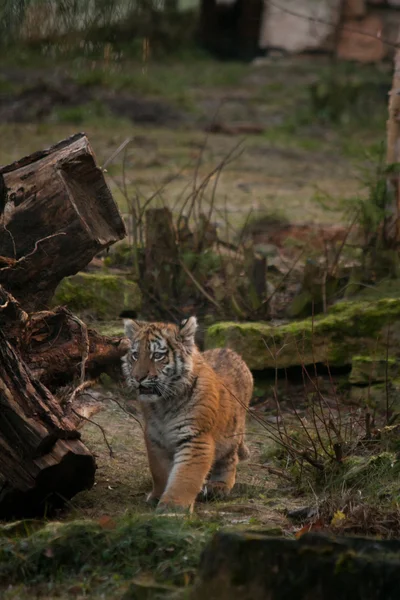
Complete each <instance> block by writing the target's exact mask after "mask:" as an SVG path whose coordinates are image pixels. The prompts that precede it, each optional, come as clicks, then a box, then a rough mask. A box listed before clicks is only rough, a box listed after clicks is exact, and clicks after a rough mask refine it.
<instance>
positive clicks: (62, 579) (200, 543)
mask: <svg viewBox="0 0 400 600" xmlns="http://www.w3.org/2000/svg"><path fill="white" fill-rule="evenodd" d="M217 529H218V524H217V523H216V522H214V523H209V522H208V523H204V522H202V523H200V522H199V521H198V520H196V519H181V518H178V517H170V518H167V517H158V518H156V517H153V518H146V517H143V516H141V517H140V516H131V517H124V518H121V519H120V520H118V521H117V522H114V521H112V520H111V519H107V518H103V519H100V520H99V521H90V520H81V521H71V522H67V523H49V524H47V525H46V526H45V527H43V528H42V529H39V530H38V531H34V532H33V533H30V534H29V529H28V531H27V533H28V535H21V536H14V537H8V535H7V533H6V534H4V532H2V531H1V530H0V536H1V539H0V585H1V587H3V590H5V589H7V588H9V589H12V586H22V587H23V590H24V591H25V592H26V593H27V592H28V591H29V590H32V591H33V590H36V593H37V592H38V590H42V594H43V591H44V590H46V591H47V592H49V591H53V592H55V591H56V590H58V593H60V592H61V591H68V589H69V588H70V587H72V586H74V587H75V588H76V589H79V590H81V593H85V592H86V593H90V595H91V597H92V594H93V596H95V595H96V594H97V593H99V594H100V593H105V594H106V595H107V597H113V598H114V597H119V592H120V591H121V590H123V589H124V588H126V586H127V584H128V583H129V582H130V581H132V580H133V579H139V580H140V579H141V578H145V577H146V578H149V577H150V576H151V580H152V581H153V582H155V583H156V584H168V585H171V586H179V587H181V586H187V585H190V584H191V583H192V582H193V579H194V574H195V571H196V568H197V565H198V562H199V557H200V553H201V550H202V548H203V547H204V545H205V543H206V542H207V541H208V539H209V538H210V537H211V535H212V534H213V533H214V531H216V530H217ZM17 589H18V588H17ZM114 594H115V595H114ZM43 595H44V594H43ZM2 597H4V596H2ZM39 597H40V595H39Z"/></svg>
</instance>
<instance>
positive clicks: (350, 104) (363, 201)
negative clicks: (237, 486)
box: [0, 0, 400, 319]
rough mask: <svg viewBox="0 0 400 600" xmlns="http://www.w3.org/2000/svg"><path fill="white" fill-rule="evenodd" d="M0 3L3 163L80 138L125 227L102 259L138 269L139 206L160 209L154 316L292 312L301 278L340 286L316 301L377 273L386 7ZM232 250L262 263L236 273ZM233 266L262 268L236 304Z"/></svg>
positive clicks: (390, 48) (164, 0)
mask: <svg viewBox="0 0 400 600" xmlns="http://www.w3.org/2000/svg"><path fill="white" fill-rule="evenodd" d="M0 11H1V19H0V28H1V33H0V44H1V56H2V60H1V65H0V133H1V143H0V163H1V164H7V163H10V162H12V161H14V160H16V159H18V158H20V157H22V156H24V155H27V154H29V153H31V152H34V151H36V150H38V149H41V148H44V147H47V146H49V145H51V144H53V143H55V142H57V141H58V140H60V139H62V138H65V137H67V136H69V135H71V134H73V133H75V132H77V131H85V132H86V133H87V135H88V137H89V140H90V142H91V144H92V146H93V148H94V151H95V153H96V156H97V160H98V164H99V165H100V166H104V167H105V170H106V177H107V182H108V184H109V186H110V188H111V190H112V192H113V195H114V198H115V199H116V201H117V202H118V205H119V207H120V210H121V212H122V213H123V216H124V218H125V221H126V224H127V227H128V239H127V241H126V242H124V244H125V245H126V246H127V247H123V249H122V250H121V249H120V254H122V255H123V256H122V258H121V257H119V258H115V257H114V258H113V256H114V255H115V254H116V253H117V250H118V248H120V246H118V245H117V246H116V248H117V249H113V251H112V254H111V257H103V258H102V261H103V262H102V268H104V267H107V268H110V269H111V268H114V267H115V268H117V267H120V266H121V264H120V262H121V261H122V263H123V264H122V266H124V267H126V268H128V269H131V270H132V269H133V271H134V273H133V275H132V276H134V277H135V278H138V277H139V278H140V277H141V276H143V274H144V269H145V260H144V254H143V253H144V246H145V245H146V242H145V237H146V219H145V213H146V210H147V209H149V208H151V209H156V208H158V209H160V208H163V209H166V210H167V211H168V214H171V215H172V216H171V223H173V227H174V234H173V235H174V236H175V237H176V235H178V238H177V239H178V242H179V260H178V259H177V258H176V256H175V257H174V258H173V257H172V258H171V257H170V258H171V260H170V263H171V264H172V263H173V264H175V265H176V264H177V263H176V261H177V260H178V262H179V265H180V267H179V269H178V270H179V273H178V274H177V273H176V272H175V271H174V268H175V267H173V268H172V267H171V269H172V271H173V272H171V271H168V273H167V275H166V278H167V279H168V280H169V279H171V278H172V279H174V283H173V284H171V285H172V287H168V286H167V287H168V290H167V292H166V293H164V295H163V291H162V290H158V291H157V290H155V288H154V285H155V284H154V281H153V282H152V283H151V285H150V283H149V290H150V291H151V294H152V299H153V301H155V298H156V299H157V302H159V303H160V307H159V312H161V314H162V315H163V316H168V315H169V316H171V314H174V315H176V314H177V311H178V313H186V312H187V311H192V310H197V311H199V310H200V311H201V310H204V312H207V311H209V310H215V308H216V304H217V305H221V303H222V304H223V305H224V306H225V305H227V304H229V307H228V306H226V307H225V308H224V309H223V310H222V313H224V314H226V315H227V316H232V315H233V316H235V317H238V318H251V319H252V318H261V317H262V318H271V316H272V317H274V316H275V317H279V316H282V315H283V316H287V315H288V314H290V316H301V315H303V314H307V311H308V312H309V307H310V296H309V295H308V296H307V299H306V300H304V298H303V300H304V302H303V300H301V302H300V307H299V306H297V307H295V308H293V306H292V305H291V303H292V300H293V298H294V297H296V296H297V295H298V294H299V293H300V292H302V291H304V286H306V287H307V285H308V284H307V283H306V284H305V283H304V281H303V280H304V278H305V275H304V270H307V269H308V270H309V271H310V272H311V274H310V273H308V274H307V273H306V276H307V277H311V280H312V281H314V279H315V278H317V279H316V280H317V281H318V282H319V279H318V278H320V277H321V276H322V277H323V278H324V277H325V279H326V277H327V275H326V274H327V273H328V280H329V277H330V274H331V275H332V278H333V279H335V281H336V280H338V282H339V283H338V284H337V285H336V283H335V285H333V291H332V292H329V291H328V292H325V299H321V298H320V297H319V298H317V299H316V302H317V305H318V306H319V307H320V308H321V309H326V307H327V304H329V302H330V301H331V300H332V301H333V300H336V299H338V298H340V297H342V296H343V293H344V292H343V291H340V292H339V291H338V289H339V288H340V290H343V289H344V287H343V282H344V285H347V284H348V282H349V278H350V277H351V276H352V274H354V268H355V267H357V268H359V267H360V265H361V268H362V269H364V270H363V273H362V275H361V276H360V277H358V279H360V278H361V279H362V280H365V281H371V280H375V279H376V277H379V275H377V274H376V271H377V269H376V264H375V263H374V265H373V268H372V267H371V266H370V263H371V260H372V259H369V258H368V260H369V263H368V265H369V266H368V272H366V271H365V269H366V268H367V267H366V264H367V262H368V260H367V259H366V257H369V256H370V248H371V244H372V245H373V247H374V253H375V254H376V252H375V250H376V247H375V246H376V243H375V242H376V240H375V237H374V232H376V228H377V224H379V223H380V222H381V221H382V218H383V213H382V211H385V210H386V209H385V206H386V204H385V203H386V199H385V198H383V199H382V197H381V196H382V194H381V190H382V186H380V184H382V181H383V179H382V177H383V178H384V174H383V163H384V160H385V150H384V143H385V136H386V131H385V127H386V120H387V115H388V92H389V90H390V87H391V82H392V73H393V61H394V57H395V50H396V41H397V37H398V30H399V23H400V2H399V1H398V0H388V1H384V0H382V1H381V0H370V1H367V0H276V1H275V0H274V1H272V0H266V1H265V2H263V1H262V0H224V1H222V0H219V1H217V0H198V1H196V0H88V1H87V2H83V1H79V0H2V1H1V3H0ZM380 194H381V195H380ZM167 220H168V219H167ZM354 222H356V225H357V227H356V228H355V226H354ZM355 229H357V235H358V237H357V236H356V237H357V239H356V240H355V239H352V237H353V238H354V235H355ZM176 231H178V234H176ZM163 235H168V234H167V233H165V232H164V234H163ZM350 238H351V239H352V243H351V244H349V243H348V242H349V239H350ZM371 240H372V241H371ZM374 244H375V245H374ZM246 245H247V246H249V247H250V246H251V247H252V250H251V252H252V253H253V254H252V256H253V258H252V260H253V259H254V257H256V262H257V261H261V263H262V264H263V265H264V266H260V264H261V263H260V264H259V263H257V265H258V266H257V265H256V266H254V265H253V266H250V267H248V268H244V267H243V265H244V264H245V262H246V260H247V259H246V252H247V250H246V247H247V246H246ZM216 247H217V249H218V251H216ZM338 250H340V252H339V254H340V259H339V257H338ZM385 250H387V248H385ZM124 253H125V254H124ZM254 253H255V254H254ZM346 253H347V254H346ZM375 254H374V256H375ZM239 256H240V261H239V262H240V267H232V265H231V263H232V262H233V263H237V262H238V257H239ZM199 257H201V259H200V258H199ZM227 257H228V259H229V261H228V262H229V264H230V266H229V269H228V271H229V272H230V274H229V272H228V273H227V272H226V260H228V259H227ZM100 258H101V257H100ZM374 260H375V259H374ZM104 261H105V262H104ZM124 261H125V262H124ZM221 261H222V262H221ZM383 262H384V269H383V271H384V273H383V275H384V276H386V275H387V269H388V266H387V265H388V262H387V255H385V259H384V261H383ZM389 262H390V265H391V267H390V268H391V269H396V268H397V267H396V266H393V260H392V259H391V261H389ZM182 263H183V265H184V267H182ZM222 263H223V264H224V274H223V276H222V275H221V268H222V267H221V264H222ZM322 263H323V265H322V266H321V264H322ZM251 264H253V263H251ZM338 264H340V265H341V266H342V267H343V269H344V271H343V272H341V273H340V274H338V271H337V267H338ZM381 265H382V261H381ZM147 266H148V265H147ZM162 268H163V267H162ZM257 268H258V269H261V270H260V271H257ZM168 269H170V267H168ZM182 269H183V271H182ZM185 269H186V270H185ZM237 269H239V272H238V270H237ZM243 269H244V271H245V272H246V273H248V272H249V271H248V270H249V269H250V271H251V272H252V273H253V271H254V269H255V270H256V271H257V272H260V273H261V276H260V275H258V276H257V277H258V281H259V282H258V283H257V281H256V280H257V277H256V276H255V280H254V282H253V283H254V285H255V287H256V288H258V289H257V290H256V293H255V296H254V298H253V300H252V299H250V298H248V299H247V300H246V301H245V302H244V301H243V294H244V293H245V292H244V291H243V289H242V290H241V291H237V290H236V287H237V283H235V281H236V282H237V281H238V280H239V279H240V276H241V275H240V273H242V272H243ZM313 269H314V271H316V272H315V273H314V271H313ZM321 269H322V273H325V275H324V274H322V275H321ZM148 270H149V269H147V271H148ZM378 270H379V269H378ZM267 271H268V277H267V282H265V279H266V273H267ZM333 271H334V272H333ZM188 272H189V274H188ZM158 274H159V271H158V270H156V273H155V275H158ZM153 275H154V274H153ZM246 276H247V275H246ZM260 277H261V279H260ZM282 278H284V282H282ZM161 279H162V277H161ZM242 279H243V277H242ZM358 279H357V281H358ZM153 280H154V276H153ZM260 281H261V283H260ZM164 284H165V280H164ZM164 284H163V285H164ZM168 285H169V284H168ZM248 285H249V282H248V280H247V279H246V278H245V288H246V289H247V288H248ZM235 286H236V287H235ZM246 286H247V287H246ZM338 286H339V287H338ZM308 287H310V285H308ZM311 287H312V284H311ZM183 289H186V290H187V294H186V293H183V292H182V290H183ZM318 289H320V284H319V283H318ZM227 290H228V291H229V295H230V296H232V295H233V297H234V298H235V297H236V298H237V302H236V304H237V305H236V306H232V302H231V300H230V299H229V302H226V298H225V296H226V293H227ZM235 290H236V291H235ZM142 292H143V290H142ZM246 293H247V292H246ZM235 294H236V296H235ZM271 294H272V296H273V299H274V301H275V304H274V303H273V302H265V300H266V299H271V300H272V298H270V296H271ZM326 294H328V295H327V296H326ZM177 296H179V309H177V308H176V306H177V303H176V297H177ZM183 296H185V297H183ZM210 297H211V298H212V300H214V303H213V302H212V301H210ZM171 298H173V299H172V300H171ZM257 298H258V299H257ZM260 298H261V300H260ZM234 304H235V302H234ZM161 305H163V308H161ZM261 306H262V309H261V308H260V307H261ZM288 307H289V308H288ZM307 307H308V308H307ZM260 310H261V312H260ZM219 314H221V310H220V311H219Z"/></svg>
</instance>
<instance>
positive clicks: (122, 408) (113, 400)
mask: <svg viewBox="0 0 400 600" xmlns="http://www.w3.org/2000/svg"><path fill="white" fill-rule="evenodd" d="M109 399H110V400H111V401H112V402H115V404H116V405H117V406H119V408H120V409H121V410H122V411H124V413H126V414H127V415H128V416H129V417H131V418H132V419H133V420H134V421H136V423H137V424H138V425H139V427H140V429H141V430H142V431H144V429H143V423H142V422H141V421H140V419H138V418H137V417H135V415H133V414H132V413H131V412H129V410H126V408H124V407H123V406H122V404H121V403H120V402H118V400H116V399H115V398H114V397H113V396H109Z"/></svg>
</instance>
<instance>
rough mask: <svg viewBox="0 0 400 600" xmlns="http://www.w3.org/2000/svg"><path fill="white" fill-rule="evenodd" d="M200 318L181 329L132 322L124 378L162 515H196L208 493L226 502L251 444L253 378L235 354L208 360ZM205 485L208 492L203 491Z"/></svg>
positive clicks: (215, 354) (220, 353)
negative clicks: (133, 396)
mask: <svg viewBox="0 0 400 600" xmlns="http://www.w3.org/2000/svg"><path fill="white" fill-rule="evenodd" d="M196 327H197V322H196V319H195V317H190V319H187V320H186V321H183V322H182V324H181V326H177V325H171V324H166V323H144V322H138V321H131V320H127V321H125V332H126V335H127V336H128V338H129V339H130V341H131V350H130V352H128V353H127V354H126V356H125V357H124V358H123V371H124V375H125V378H126V381H127V383H128V385H129V386H130V388H131V389H133V390H135V391H136V393H137V394H138V399H139V403H140V406H141V410H142V413H143V416H144V421H145V442H146V447H147V454H148V459H149V465H150V470H151V474H152V477H153V491H152V492H151V494H150V495H149V497H148V500H149V501H151V502H157V503H158V509H159V510H164V509H168V510H170V509H173V510H174V509H189V510H190V511H191V510H192V509H193V505H194V501H195V499H196V497H197V496H198V494H199V493H200V492H201V490H202V489H203V491H204V490H207V493H208V494H209V495H213V494H215V493H217V494H227V493H229V492H230V490H231V489H232V487H233V485H234V483H235V479H236V466H237V463H238V461H239V460H244V459H246V458H247V457H248V449H247V447H246V445H245V442H244V434H245V420H246V409H247V407H248V405H249V402H250V398H251V395H252V392H253V378H252V375H251V373H250V371H249V369H248V368H247V366H246V364H245V363H244V362H243V360H242V359H241V358H240V356H239V355H238V354H236V353H235V352H233V351H232V350H229V349H224V348H222V349H217V350H209V351H207V352H204V353H201V352H200V351H199V349H198V348H197V346H196V344H195V339H194V338H195V332H196ZM205 483H206V487H205V488H204V487H203V486H204V485H205Z"/></svg>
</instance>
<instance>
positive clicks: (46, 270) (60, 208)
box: [0, 134, 126, 311]
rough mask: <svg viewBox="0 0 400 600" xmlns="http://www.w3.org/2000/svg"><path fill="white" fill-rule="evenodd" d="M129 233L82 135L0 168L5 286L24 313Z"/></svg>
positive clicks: (1, 277)
mask: <svg viewBox="0 0 400 600" xmlns="http://www.w3.org/2000/svg"><path fill="white" fill-rule="evenodd" d="M125 235H126V231H125V226H124V223H123V220H122V218H121V215H120V213H119V210H118V207H117V205H116V204H115V202H114V200H113V197H112V195H111V192H110V190H109V189H108V187H107V184H106V182H105V179H104V176H103V173H102V171H101V169H99V168H98V167H97V166H96V162H95V156H94V153H93V150H92V148H91V146H90V144H89V141H88V139H87V137H86V136H85V135H84V134H76V135H74V136H72V137H70V138H68V139H66V140H63V141H61V142H59V143H58V144H56V145H55V146H52V147H51V148H49V149H47V150H43V151H40V152H36V153H34V154H31V155H30V156H27V157H26V158H23V159H21V160H19V161H17V162H15V163H13V164H11V165H7V166H4V167H0V284H1V285H3V286H4V287H5V288H6V289H7V290H8V291H9V292H10V293H12V294H13V295H14V296H15V297H16V298H17V300H21V301H23V303H24V308H25V310H31V311H32V310H41V309H43V308H46V307H47V304H48V301H49V300H50V298H51V296H52V295H53V292H54V290H55V288H56V287H57V285H58V283H59V282H60V281H61V279H63V278H64V277H66V276H68V275H73V274H75V273H77V272H78V271H79V270H81V269H83V268H84V267H85V266H86V265H87V264H88V263H89V262H90V260H91V259H92V258H93V257H94V256H95V255H96V254H97V253H98V252H100V251H101V250H103V249H105V248H108V247H109V246H110V245H111V244H113V243H114V242H116V241H118V240H121V239H122V238H124V237H125Z"/></svg>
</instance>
